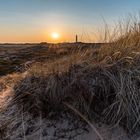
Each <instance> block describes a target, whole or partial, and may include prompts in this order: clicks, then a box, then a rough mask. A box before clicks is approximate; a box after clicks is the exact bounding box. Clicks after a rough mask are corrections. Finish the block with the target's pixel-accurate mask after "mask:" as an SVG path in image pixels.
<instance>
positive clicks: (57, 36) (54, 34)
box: [51, 32, 60, 40]
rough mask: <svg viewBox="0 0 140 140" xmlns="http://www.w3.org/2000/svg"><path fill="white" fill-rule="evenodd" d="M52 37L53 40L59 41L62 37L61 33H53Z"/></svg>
mask: <svg viewBox="0 0 140 140" xmlns="http://www.w3.org/2000/svg"><path fill="white" fill-rule="evenodd" d="M51 37H52V39H54V40H57V39H59V37H60V35H59V33H57V32H53V33H52V34H51Z"/></svg>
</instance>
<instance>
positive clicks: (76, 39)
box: [75, 35, 78, 43]
mask: <svg viewBox="0 0 140 140" xmlns="http://www.w3.org/2000/svg"><path fill="white" fill-rule="evenodd" d="M75 42H76V43H77V42H78V35H76V37H75Z"/></svg>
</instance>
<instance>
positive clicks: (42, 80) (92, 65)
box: [10, 18, 140, 139]
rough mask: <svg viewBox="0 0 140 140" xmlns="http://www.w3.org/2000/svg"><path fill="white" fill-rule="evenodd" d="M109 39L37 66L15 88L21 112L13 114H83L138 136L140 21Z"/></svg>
mask: <svg viewBox="0 0 140 140" xmlns="http://www.w3.org/2000/svg"><path fill="white" fill-rule="evenodd" d="M105 36H107V37H105V38H106V39H108V40H107V41H106V42H107V44H104V45H103V46H102V47H101V48H99V49H94V48H93V49H91V48H86V49H84V50H83V49H80V48H78V49H75V50H74V51H72V53H71V55H67V56H63V57H62V58H59V59H57V60H55V61H54V60H53V61H51V60H50V61H48V62H46V63H36V64H35V65H33V66H32V67H31V68H30V69H29V70H28V71H27V75H26V76H25V78H23V79H22V80H20V82H19V83H18V84H16V85H15V87H14V95H13V99H12V101H11V103H10V106H15V105H16V109H17V110H18V111H17V110H13V111H14V112H13V114H16V112H20V111H21V112H28V113H29V114H32V116H33V118H36V117H39V116H40V115H41V116H42V118H48V119H57V117H59V115H60V114H61V113H64V112H67V111H68V112H69V111H70V112H71V111H74V112H75V113H76V111H77V115H79V116H82V119H83V118H84V120H85V121H86V122H87V123H88V124H89V122H90V121H91V122H92V120H94V119H95V118H96V117H97V118H98V119H100V121H102V122H104V123H107V124H109V125H121V126H123V127H124V128H125V130H127V131H128V132H130V133H132V134H134V132H137V131H138V130H139V129H140V49H139V48H140V22H139V20H138V19H137V20H134V18H133V19H132V21H131V20H130V21H129V22H128V21H127V22H126V23H125V24H122V23H121V24H119V26H117V28H115V30H114V31H113V33H112V34H111V33H109V31H108V30H106V32H105ZM61 51H62V50H61ZM83 116H84V117H83ZM22 124H23V123H22ZM91 126H93V125H92V124H91ZM12 127H13V126H12ZM23 128H24V125H23ZM94 130H95V131H96V128H95V129H94ZM24 131H25V130H24ZM96 134H97V135H98V136H99V137H100V139H102V136H100V135H99V133H98V131H96ZM24 137H25V134H24Z"/></svg>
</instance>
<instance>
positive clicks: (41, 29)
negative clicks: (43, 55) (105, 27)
mask: <svg viewBox="0 0 140 140" xmlns="http://www.w3.org/2000/svg"><path fill="white" fill-rule="evenodd" d="M139 9H140V0H0V43H22V42H55V41H57V42H72V41H74V40H75V35H76V34H77V35H78V37H79V41H85V42H96V41H97V40H98V39H97V38H98V37H97V36H98V35H97V34H98V32H97V31H98V29H100V28H101V26H102V24H103V19H105V21H107V23H109V24H110V25H113V24H114V22H116V21H117V20H119V19H120V18H121V17H123V16H125V15H126V14H129V13H135V12H139ZM52 33H58V34H59V38H58V39H57V40H55V38H53V37H52V36H51V34H52Z"/></svg>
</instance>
